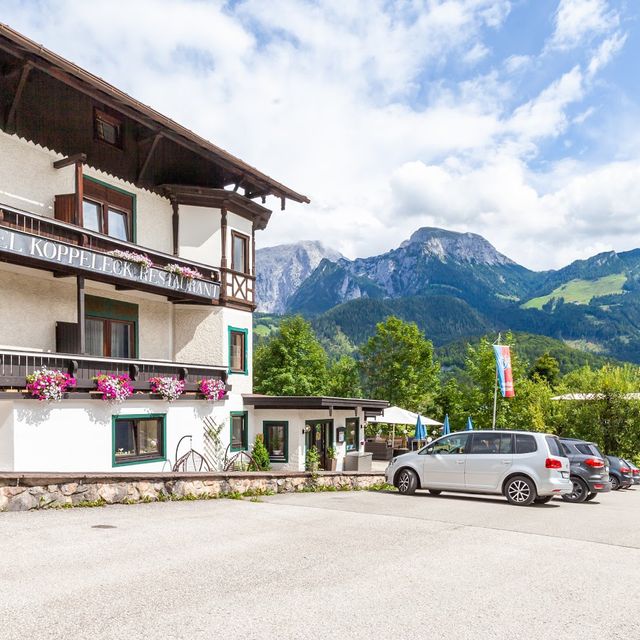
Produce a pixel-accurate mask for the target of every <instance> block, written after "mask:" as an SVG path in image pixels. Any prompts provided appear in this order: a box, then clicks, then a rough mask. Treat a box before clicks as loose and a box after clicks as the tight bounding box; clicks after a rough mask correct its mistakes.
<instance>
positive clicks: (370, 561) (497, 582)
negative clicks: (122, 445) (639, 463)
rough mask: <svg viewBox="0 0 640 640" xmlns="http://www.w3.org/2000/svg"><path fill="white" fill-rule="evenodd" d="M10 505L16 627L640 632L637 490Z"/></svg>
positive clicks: (41, 637)
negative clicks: (531, 498) (39, 508)
mask: <svg viewBox="0 0 640 640" xmlns="http://www.w3.org/2000/svg"><path fill="white" fill-rule="evenodd" d="M599 502H600V504H597V503H588V504H584V505H570V504H565V503H563V502H560V501H553V502H552V503H550V504H548V505H541V506H538V507H531V508H520V507H511V506H509V505H508V504H506V502H505V501H504V500H502V499H493V498H476V497H467V496H446V495H442V496H440V497H433V496H429V495H428V494H417V495H416V496H412V497H405V496H400V495H398V494H384V493H366V492H354V493H321V494H298V495H282V496H273V497H270V498H266V499H264V502H262V503H251V502H249V501H233V500H219V501H208V502H179V503H164V504H148V505H135V506H113V507H106V508H97V509H74V510H64V511H48V512H47V511H44V512H29V513H5V514H0V621H1V622H0V637H1V638H2V639H3V640H14V639H19V640H27V639H29V640H31V639H37V640H46V639H53V638H55V639H65V640H66V639H69V640H83V639H92V640H96V639H109V640H110V639H118V640H120V639H122V638H127V639H128V640H135V639H138V638H139V639H144V640H154V639H156V638H157V639H160V638H162V639H167V638H180V639H183V638H189V639H196V640H199V639H202V640H205V639H206V640H212V639H217V638H228V639H231V640H233V639H236V638H237V639H240V638H242V639H243V640H249V639H256V640H258V639H259V640H265V639H270V638H274V639H275V638H277V639H279V640H283V639H289V638H291V639H294V638H295V639H296V640H298V639H305V638H309V639H312V638H313V639H316V638H324V637H332V638H338V639H339V640H343V639H351V638H354V639H358V640H370V639H391V638H393V639H394V640H404V639H408V638H410V639H414V638H415V639H422V638H434V639H438V640H440V639H448V638H452V639H454V638H455V640H466V639H469V640H471V639H473V640H486V639H500V640H502V639H504V640H507V639H509V640H518V639H523V640H536V639H537V638H540V639H542V638H545V639H547V638H551V637H553V638H561V639H563V640H570V639H573V638H576V639H578V638H579V639H580V640H583V639H584V638H588V637H602V634H603V630H604V633H605V635H606V637H607V638H608V639H610V640H616V639H618V638H620V639H623V638H624V639H625V640H629V639H631V638H637V637H640V618H639V617H638V611H640V589H638V575H639V574H640V490H635V491H628V492H622V491H621V492H617V493H612V494H608V495H605V496H603V497H602V498H601V499H600V500H599Z"/></svg>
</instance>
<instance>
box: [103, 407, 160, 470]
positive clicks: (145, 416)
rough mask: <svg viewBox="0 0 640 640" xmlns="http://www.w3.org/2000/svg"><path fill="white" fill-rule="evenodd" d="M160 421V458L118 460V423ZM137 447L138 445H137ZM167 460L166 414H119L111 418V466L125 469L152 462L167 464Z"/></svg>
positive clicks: (136, 457) (139, 457)
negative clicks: (129, 466)
mask: <svg viewBox="0 0 640 640" xmlns="http://www.w3.org/2000/svg"><path fill="white" fill-rule="evenodd" d="M132 420H133V421H138V420H159V421H160V424H161V427H160V433H161V436H160V437H161V438H162V446H161V452H160V454H159V455H160V457H151V456H149V455H146V456H135V457H134V456H128V457H127V458H126V459H125V460H120V461H118V460H117V459H116V423H117V422H118V421H122V422H125V421H132ZM136 446H137V443H136ZM166 460H167V414H166V413H137V414H131V415H128V414H119V415H116V416H112V418H111V465H112V467H124V466H127V465H132V464H149V463H151V462H166Z"/></svg>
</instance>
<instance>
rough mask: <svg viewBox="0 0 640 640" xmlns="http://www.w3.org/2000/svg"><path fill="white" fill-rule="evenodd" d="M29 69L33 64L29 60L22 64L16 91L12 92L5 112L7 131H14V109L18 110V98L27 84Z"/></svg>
mask: <svg viewBox="0 0 640 640" xmlns="http://www.w3.org/2000/svg"><path fill="white" fill-rule="evenodd" d="M31 69H33V65H32V64H31V63H29V62H25V63H24V65H23V66H22V72H21V73H20V80H18V86H17V87H16V92H15V93H14V94H13V100H12V101H11V106H10V107H9V111H8V112H7V117H6V118H5V129H6V131H7V133H15V132H16V111H17V110H18V105H19V104H20V99H21V98H22V92H23V91H24V87H25V85H26V84H27V78H28V77H29V73H30V72H31Z"/></svg>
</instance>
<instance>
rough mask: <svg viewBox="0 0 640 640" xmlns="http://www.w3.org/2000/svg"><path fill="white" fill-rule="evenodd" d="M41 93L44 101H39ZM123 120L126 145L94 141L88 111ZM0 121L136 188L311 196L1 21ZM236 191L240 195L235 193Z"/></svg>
mask: <svg viewBox="0 0 640 640" xmlns="http://www.w3.org/2000/svg"><path fill="white" fill-rule="evenodd" d="M43 97H46V99H43ZM95 108H104V109H109V110H112V111H113V112H115V113H116V114H117V115H118V116H119V117H122V119H123V149H115V148H110V145H106V144H105V143H102V142H99V141H96V140H94V135H93V109H95ZM0 126H1V128H2V129H3V130H5V131H7V132H9V133H17V134H18V135H19V136H21V137H24V138H26V139H28V140H31V141H33V142H35V143H37V144H40V145H42V146H44V147H47V148H49V149H52V150H54V151H57V152H59V153H62V154H65V155H68V156H72V155H75V154H79V153H84V154H86V156H87V163H88V164H89V165H91V166H93V167H95V168H98V169H100V170H103V171H106V172H107V173H110V174H112V175H114V176H116V177H119V178H121V179H123V180H126V181H128V182H131V183H133V184H135V185H136V186H138V187H141V188H147V189H152V190H155V191H159V192H160V193H163V192H162V190H161V189H157V187H158V185H160V184H168V183H172V184H176V183H178V184H181V185H186V186H200V187H208V188H214V189H223V188H225V187H230V186H233V187H234V189H235V190H236V191H238V189H240V188H242V189H243V192H244V194H243V196H244V198H247V199H249V200H251V199H252V198H257V197H260V198H262V200H263V201H264V198H266V196H269V195H272V196H275V197H277V198H279V199H280V201H281V208H284V205H285V202H286V200H287V199H288V200H293V201H295V202H301V203H308V202H309V198H307V196H305V195H303V194H300V193H298V192H296V191H294V190H293V189H290V188H289V187H287V186H285V185H284V184H282V183H280V182H278V181H276V180H274V179H273V178H271V177H269V176H267V175H265V174H264V173H262V172H260V171H258V170H257V169H256V168H255V167H252V166H251V165H249V164H247V163H246V162H243V161H242V160H240V159H239V158H236V157H235V156H233V155H232V154H230V153H228V152H227V151H225V150H223V149H221V148H220V147H218V146H216V145H214V144H212V143H211V142H209V141H207V140H205V139H204V138H201V137H200V136H198V135H197V134H195V133H193V132H192V131H190V130H189V129H187V128H185V127H183V126H181V125H179V124H178V123H176V122H174V121H173V120H171V119H170V118H167V117H166V116H163V115H162V114H160V113H158V112H157V111H155V110H154V109H152V108H151V107H148V106H147V105H144V104H143V103H141V102H139V101H137V100H135V99H134V98H132V97H131V96H129V95H127V94H126V93H124V92H123V91H120V90H119V89H117V88H115V87H114V86H112V85H110V84H109V83H107V82H105V81H104V80H102V79H101V78H99V77H97V76H95V75H93V74H91V73H89V72H88V71H85V70H84V69H82V68H81V67H79V66H77V65H76V64H73V63H72V62H69V61H68V60H65V59H64V58H62V57H60V56H59V55H57V54H55V53H53V52H51V51H49V50H47V49H45V48H44V47H42V46H41V45H39V44H37V43H35V42H34V41H33V40H30V39H29V38H27V37H25V36H23V35H22V34H20V33H18V32H17V31H15V30H13V29H11V28H10V27H9V26H7V25H4V24H0ZM238 197H241V196H239V194H238Z"/></svg>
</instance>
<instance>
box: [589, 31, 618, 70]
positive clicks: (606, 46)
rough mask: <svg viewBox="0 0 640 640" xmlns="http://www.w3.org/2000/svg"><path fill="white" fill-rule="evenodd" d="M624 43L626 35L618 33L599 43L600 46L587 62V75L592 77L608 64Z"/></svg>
mask: <svg viewBox="0 0 640 640" xmlns="http://www.w3.org/2000/svg"><path fill="white" fill-rule="evenodd" d="M626 41H627V34H626V33H620V32H618V33H614V34H613V35H612V36H611V37H610V38H607V39H606V40H604V41H603V42H602V43H600V46H599V47H598V49H597V50H596V52H595V53H594V54H593V57H592V58H591V60H590V61H589V66H588V67H587V71H588V73H589V75H590V76H594V75H595V74H596V73H598V71H600V70H601V69H602V68H603V67H605V66H606V65H607V64H609V62H610V61H611V59H612V58H613V57H614V56H615V55H616V54H617V53H618V52H619V51H620V50H621V49H622V47H624V44H625V42H626Z"/></svg>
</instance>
